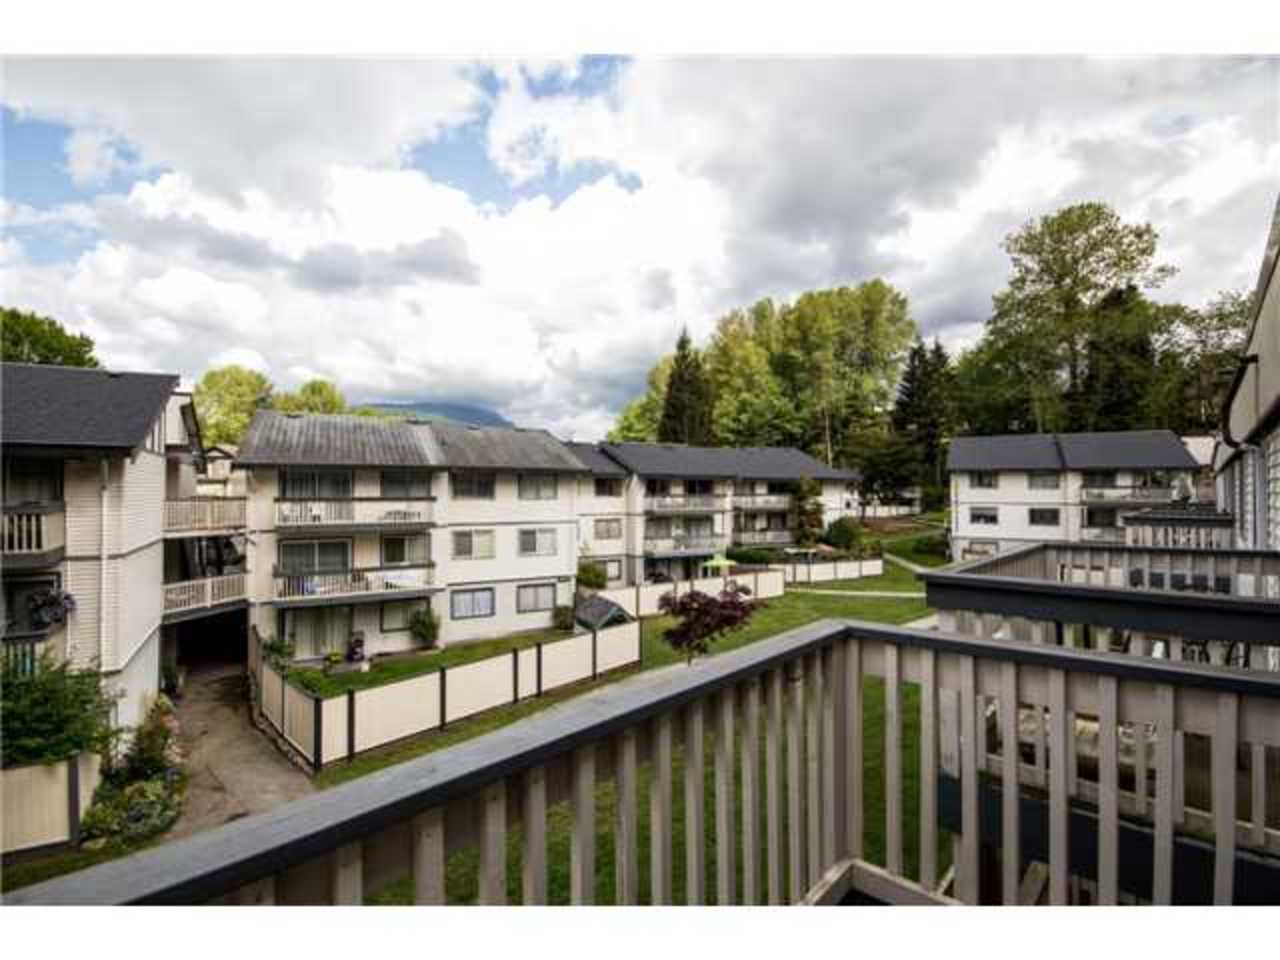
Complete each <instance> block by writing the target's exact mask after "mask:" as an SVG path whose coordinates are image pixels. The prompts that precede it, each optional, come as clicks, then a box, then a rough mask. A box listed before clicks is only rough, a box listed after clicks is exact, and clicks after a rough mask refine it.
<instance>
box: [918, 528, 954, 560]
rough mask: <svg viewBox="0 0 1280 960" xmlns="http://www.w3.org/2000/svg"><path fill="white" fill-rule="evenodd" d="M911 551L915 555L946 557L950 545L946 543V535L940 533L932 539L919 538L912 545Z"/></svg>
mask: <svg viewBox="0 0 1280 960" xmlns="http://www.w3.org/2000/svg"><path fill="white" fill-rule="evenodd" d="M912 549H913V550H914V552H915V553H925V554H929V555H931V556H937V557H946V556H947V555H948V553H949V551H950V544H949V543H948V542H947V535H946V534H945V533H940V534H938V535H937V536H933V537H921V538H920V539H919V540H916V541H914V542H913V543H912Z"/></svg>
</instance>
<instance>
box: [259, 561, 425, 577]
mask: <svg viewBox="0 0 1280 960" xmlns="http://www.w3.org/2000/svg"><path fill="white" fill-rule="evenodd" d="M434 566H435V561H433V560H423V561H420V562H417V563H392V564H381V565H379V566H376V567H342V568H340V569H338V570H283V569H281V568H280V567H279V566H273V567H272V568H271V575H272V576H273V577H322V576H332V577H341V576H346V575H349V574H352V573H380V572H382V571H384V570H426V569H430V568H431V567H434Z"/></svg>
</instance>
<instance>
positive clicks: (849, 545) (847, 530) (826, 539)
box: [822, 517, 862, 554]
mask: <svg viewBox="0 0 1280 960" xmlns="http://www.w3.org/2000/svg"><path fill="white" fill-rule="evenodd" d="M822 542H823V543H825V544H827V545H828V546H830V547H835V548H836V549H837V550H847V551H849V552H850V553H853V554H857V553H858V552H859V551H860V548H861V547H862V524H861V523H859V522H858V521H857V520H856V519H854V518H853V517H838V518H837V519H835V520H832V521H831V523H830V525H829V526H828V527H827V529H826V532H825V533H823V535H822Z"/></svg>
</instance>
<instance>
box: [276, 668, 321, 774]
mask: <svg viewBox="0 0 1280 960" xmlns="http://www.w3.org/2000/svg"><path fill="white" fill-rule="evenodd" d="M284 691H285V695H284V729H283V730H282V731H281V732H282V733H283V734H284V738H285V739H286V740H288V741H289V742H290V743H292V744H293V745H294V746H295V747H297V748H298V750H299V752H301V754H302V755H303V756H304V757H306V758H307V759H308V760H311V759H313V758H314V757H315V753H314V749H315V737H316V713H315V710H316V708H315V699H314V698H313V697H312V696H311V695H310V694H309V693H304V692H303V691H301V690H299V689H298V688H297V687H295V686H292V685H290V684H286V685H285V688H284Z"/></svg>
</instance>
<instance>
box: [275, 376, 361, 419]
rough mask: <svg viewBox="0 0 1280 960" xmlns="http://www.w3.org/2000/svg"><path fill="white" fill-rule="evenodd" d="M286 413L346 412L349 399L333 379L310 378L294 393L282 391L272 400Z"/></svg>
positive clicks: (277, 407)
mask: <svg viewBox="0 0 1280 960" xmlns="http://www.w3.org/2000/svg"><path fill="white" fill-rule="evenodd" d="M272 406H273V407H275V409H277V410H280V411H283V412H284V413H346V412H347V399H346V397H344V396H343V395H342V391H341V390H339V389H338V387H337V385H335V384H334V383H333V381H331V380H319V379H316V380H308V381H307V382H306V383H304V384H303V385H302V386H301V387H299V388H298V389H297V391H295V392H293V393H281V394H277V395H276V396H275V399H274V400H273V401H272Z"/></svg>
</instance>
